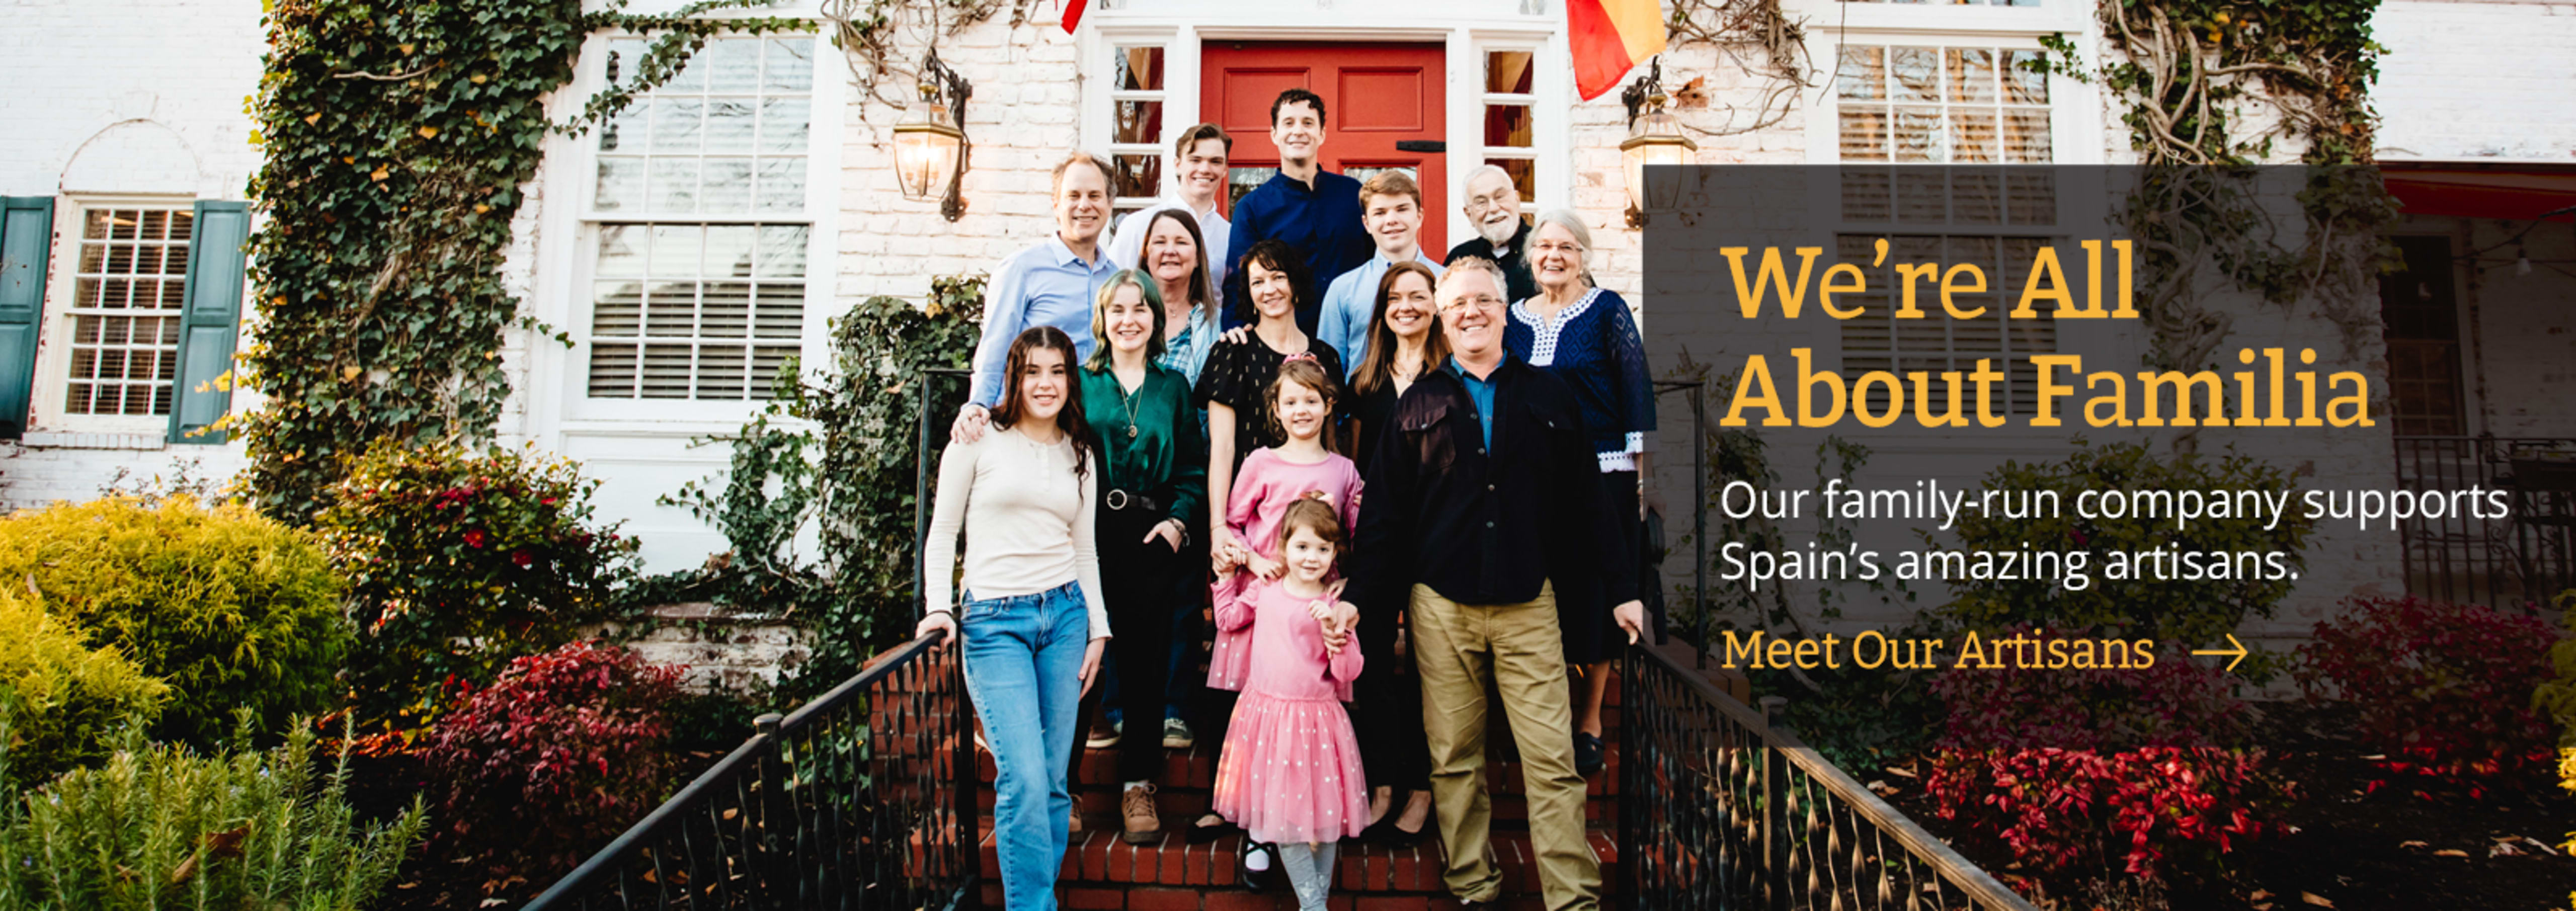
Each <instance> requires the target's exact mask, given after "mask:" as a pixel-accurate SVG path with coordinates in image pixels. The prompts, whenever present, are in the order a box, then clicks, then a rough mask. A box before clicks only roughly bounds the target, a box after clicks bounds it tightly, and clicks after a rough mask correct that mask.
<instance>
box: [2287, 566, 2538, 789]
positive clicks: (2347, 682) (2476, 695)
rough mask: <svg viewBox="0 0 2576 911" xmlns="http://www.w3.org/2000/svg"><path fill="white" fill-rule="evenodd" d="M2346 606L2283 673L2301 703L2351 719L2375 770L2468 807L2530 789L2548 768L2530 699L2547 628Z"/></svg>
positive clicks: (2406, 605)
mask: <svg viewBox="0 0 2576 911" xmlns="http://www.w3.org/2000/svg"><path fill="white" fill-rule="evenodd" d="M2344 605H2345V611H2344V614H2343V616H2341V617H2338V618H2336V619H2333V620H2329V621H2325V622H2322V623H2319V624H2317V628H2316V632H2315V634H2314V635H2315V638H2314V639H2312V640H2311V641H2310V642H2309V643H2308V644H2307V645H2304V646H2301V647H2300V648H2299V652H2298V659H2299V660H2298V662H2297V663H2296V665H2295V666H2294V667H2293V668H2292V673H2293V674H2294V675H2295V676H2296V677H2297V678H2298V681H2299V687H2300V689H2302V690H2304V691H2306V693H2307V694H2308V698H2310V699H2315V700H2323V699H2342V700H2344V701H2347V702H2350V703H2352V705H2353V706H2354V707H2355V708H2357V709H2359V710H2360V713H2361V719H2360V726H2361V730H2360V731H2359V734H2360V736H2361V739H2362V741H2363V742H2364V743H2367V744H2369V745H2371V747H2372V748H2373V749H2376V750H2379V751H2380V752H2381V753H2382V754H2384V755H2386V756H2387V757H2388V758H2386V759H2384V760H2380V761H2379V765H2380V767H2381V768H2382V769H2384V770H2386V771H2387V772H2388V773H2389V774H2390V775H2392V776H2397V777H2406V778H2413V779H2416V780H2417V781H2419V782H2423V783H2427V784H2438V785H2441V786H2444V787H2451V788H2464V789H2466V791H2467V793H2468V795H2469V796H2470V797H2471V798H2473V799H2474V798H2478V797H2483V796H2485V794H2486V793H2487V791H2489V790H2490V789H2516V788H2521V787H2523V786H2525V785H2526V784H2528V783H2529V782H2532V781H2537V780H2539V777H2538V776H2534V775H2530V774H2527V773H2528V772H2529V771H2530V770H2531V769H2533V768H2536V767H2545V766H2547V765H2550V764H2552V761H2553V760H2554V758H2555V754H2554V753H2553V751H2552V750H2551V749H2550V748H2551V746H2552V745H2553V742H2554V739H2555V732H2553V731H2552V730H2551V729H2550V725H2549V719H2548V716H2546V715H2544V714H2543V713H2541V712H2540V711H2538V710H2537V709H2535V708H2534V707H2533V705H2532V693H2533V691H2534V690H2535V689H2537V688H2538V687H2539V686H2540V684H2541V682H2542V681H2545V680H2547V679H2549V677H2550V663H2549V647H2550V646H2551V645H2552V644H2554V643H2556V642H2557V641H2558V631H2557V630H2554V629H2551V628H2550V627H2549V624H2546V623H2543V622H2541V621H2540V620H2539V619H2537V618H2533V617H2517V616H2512V615H2509V614H2505V613H2503V612H2500V611H2497V610H2494V609H2491V608H2487V607H2482V606H2478V605H2472V604H2450V603H2446V602H2441V601H2426V600H2423V599H2420V598H2415V597H2411V596H2410V597H2407V598H2404V599H2388V598H2353V599H2348V600H2346V601H2345V602H2344ZM2387 784H2388V781H2387V780H2381V781H2374V782H2371V783H2370V788H2371V789H2372V790H2376V789H2378V788H2380V787H2384V786H2386V785H2387ZM2418 793H2419V794H2420V793H2424V792H2422V791H2419V792H2418Z"/></svg>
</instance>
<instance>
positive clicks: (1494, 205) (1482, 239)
mask: <svg viewBox="0 0 2576 911" xmlns="http://www.w3.org/2000/svg"><path fill="white" fill-rule="evenodd" d="M1465 208H1466V210H1467V223H1468V224H1469V225H1472V226H1474V227H1475V229H1476V236H1474V237H1470V238H1468V239H1467V240H1466V242H1465V243H1461V244H1459V245H1457V246H1455V247H1451V248H1449V258H1448V259H1447V260H1446V264H1449V265H1455V264H1456V263H1457V262H1458V261H1459V260H1461V259H1465V258H1467V257H1470V256H1481V257H1484V258H1486V259H1490V260H1493V261H1494V265H1496V266H1500V267H1502V270H1503V292H1504V294H1505V295H1506V299H1505V300H1504V301H1503V302H1504V303H1506V304H1510V303H1515V302H1519V301H1525V300H1528V299H1530V298H1532V297H1535V296H1537V295H1538V282H1537V281H1536V280H1534V279H1532V278H1531V277H1530V266H1529V260H1528V259H1526V258H1524V257H1523V256H1521V247H1522V245H1523V244H1525V243H1527V242H1528V241H1529V232H1530V226H1529V222H1527V221H1524V220H1522V219H1521V193H1520V190H1519V189H1518V188H1516V187H1513V186H1512V175H1511V172H1509V171H1505V170H1503V169H1502V168H1501V167H1499V166H1496V165H1485V166H1483V167H1479V168H1477V169H1475V170H1473V171H1469V172H1467V204H1466V206H1465Z"/></svg>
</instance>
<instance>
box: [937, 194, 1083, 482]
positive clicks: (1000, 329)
mask: <svg viewBox="0 0 2576 911" xmlns="http://www.w3.org/2000/svg"><path fill="white" fill-rule="evenodd" d="M1054 196H1055V236H1053V237H1049V238H1047V239H1046V240H1044V241H1041V242H1039V243H1038V244H1037V245H1036V246H1033V247H1030V248H1028V249H1025V250H1021V251H1020V252H1018V253H1013V254H1011V255H1010V257H1009V258H1007V259H1004V260H1002V265H1001V267H1000V268H997V269H995V270H993V279H992V282H991V283H990V284H988V285H986V286H985V292H984V334H983V337H982V338H981V339H979V340H977V341H976V342H975V358H974V360H973V361H972V362H971V363H972V364H973V366H974V370H975V373H974V380H973V384H972V385H971V386H970V387H969V390H968V392H967V397H966V404H965V406H964V407H961V408H959V409H957V421H956V425H955V426H954V427H952V428H951V429H950V434H951V435H952V436H954V437H956V438H958V439H960V440H963V441H966V442H972V441H974V440H976V439H978V438H980V437H982V436H983V435H984V428H985V427H986V426H987V425H988V424H989V423H990V421H991V415H990V414H989V413H988V412H989V410H990V409H991V408H992V407H993V405H994V404H995V403H997V402H1000V401H1001V400H1002V383H1003V382H1004V381H1005V379H1006V378H1005V377H1003V376H1002V368H1003V366H1004V363H1003V362H1004V361H1005V360H1007V359H1008V358H1009V357H1010V353H1011V342H1013V341H1015V340H1017V339H1018V338H1019V337H1020V333H1021V332H1024V331H1027V330H1029V329H1031V328H1033V327H1037V326H1053V327H1055V328H1058V329H1062V330H1064V334H1066V335H1068V336H1072V337H1073V345H1074V350H1075V353H1076V354H1078V355H1079V356H1081V357H1084V358H1088V357H1090V356H1091V344H1092V342H1091V304H1092V298H1094V297H1096V296H1098V294H1099V293H1100V286H1101V285H1102V284H1105V283H1107V281H1108V280H1109V276H1110V274H1111V273H1113V272H1115V271H1117V269H1116V267H1114V266H1112V265H1110V262H1109V256H1108V254H1107V253H1105V252H1104V251H1102V250H1101V249H1100V234H1101V231H1102V229H1104V228H1107V227H1108V226H1109V164H1108V163H1107V162H1104V161H1101V160H1100V158H1099V156H1096V155H1092V154H1090V153H1088V152H1075V153H1073V154H1072V155H1069V156H1067V157H1066V158H1065V159H1064V160H1063V161H1060V162H1057V163H1056V166H1055V183H1054Z"/></svg>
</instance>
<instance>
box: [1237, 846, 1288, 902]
mask: <svg viewBox="0 0 2576 911" xmlns="http://www.w3.org/2000/svg"><path fill="white" fill-rule="evenodd" d="M1254 852H1260V853H1263V854H1268V855H1270V869H1267V870H1255V869H1253V868H1252V864H1251V861H1252V855H1253V853H1254ZM1235 863H1236V865H1237V866H1236V868H1235V870H1236V872H1237V873H1239V874H1241V877H1240V878H1241V879H1242V880H1243V887H1244V888H1246V889H1250V890H1252V891H1254V892H1268V891H1270V890H1272V889H1276V888H1279V886H1280V884H1281V883H1282V882H1283V881H1285V880H1286V879H1287V877H1288V874H1287V872H1286V871H1284V870H1281V869H1280V861H1279V846H1277V845H1274V844H1271V843H1269V842H1254V843H1252V844H1250V845H1247V846H1245V847H1244V849H1243V858H1242V859H1241V860H1238V861H1236V862H1235Z"/></svg>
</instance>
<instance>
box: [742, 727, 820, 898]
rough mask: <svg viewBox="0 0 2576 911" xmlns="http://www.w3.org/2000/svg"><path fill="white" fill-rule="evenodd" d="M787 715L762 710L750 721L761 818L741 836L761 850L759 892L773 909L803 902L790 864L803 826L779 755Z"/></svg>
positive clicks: (753, 846) (754, 847) (750, 845)
mask: <svg viewBox="0 0 2576 911" xmlns="http://www.w3.org/2000/svg"><path fill="white" fill-rule="evenodd" d="M786 717H787V716H785V715H781V714H778V713H777V712H764V713H762V714H761V715H760V717H757V718H753V719H752V720H751V728H752V731H753V735H752V736H753V738H754V739H756V740H758V741H760V743H761V746H760V747H759V752H758V753H757V756H758V758H759V764H760V772H759V776H760V777H759V778H758V779H756V781H757V782H758V786H757V789H756V790H757V792H758V794H759V800H760V810H759V813H760V819H759V821H758V822H756V823H754V824H753V825H755V826H757V829H756V830H755V831H752V832H748V833H745V835H746V836H747V837H745V838H744V839H743V843H744V844H745V845H746V846H748V847H750V848H752V849H753V850H756V851H758V852H760V854H759V858H758V861H757V865H756V866H755V867H754V869H756V870H758V871H759V875H760V879H761V888H760V889H759V893H760V894H762V895H764V896H765V897H766V898H767V899H768V902H769V904H770V906H771V907H774V908H789V907H799V906H802V905H803V904H804V903H803V902H802V901H800V900H799V899H801V898H802V897H803V896H802V895H801V894H800V893H801V892H802V891H803V888H802V887H803V884H802V883H800V882H798V879H799V878H798V877H797V875H796V868H795V864H794V863H793V858H794V856H795V855H794V852H795V850H796V845H795V844H794V841H793V840H794V839H797V838H799V837H801V836H802V833H803V832H804V830H805V827H804V826H801V825H797V824H796V820H795V816H794V813H795V809H794V807H795V804H794V801H793V800H792V799H791V798H790V797H789V796H788V795H787V789H786V782H787V776H788V774H789V773H788V771H787V763H786V762H784V761H782V760H781V759H780V757H779V744H778V740H779V737H778V723H779V722H781V721H784V720H786Z"/></svg>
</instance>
